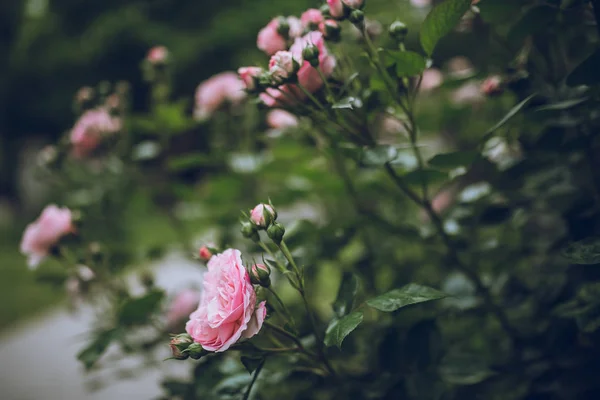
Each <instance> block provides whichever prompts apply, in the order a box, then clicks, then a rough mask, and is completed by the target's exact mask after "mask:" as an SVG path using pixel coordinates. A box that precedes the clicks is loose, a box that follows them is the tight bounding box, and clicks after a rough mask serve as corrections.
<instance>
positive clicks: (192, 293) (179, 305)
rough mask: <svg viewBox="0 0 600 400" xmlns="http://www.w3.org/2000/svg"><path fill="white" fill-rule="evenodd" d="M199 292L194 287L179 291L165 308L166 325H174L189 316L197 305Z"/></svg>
mask: <svg viewBox="0 0 600 400" xmlns="http://www.w3.org/2000/svg"><path fill="white" fill-rule="evenodd" d="M199 302H200V292H199V291H197V290H194V289H184V290H182V291H181V292H179V293H178V294H177V295H176V296H175V298H174V299H173V301H171V304H170V305H169V308H168V310H167V325H168V326H169V327H174V326H175V325H177V323H178V322H182V321H184V320H186V319H188V318H189V316H190V314H191V313H192V312H194V310H195V309H196V308H197V307H198V303H199Z"/></svg>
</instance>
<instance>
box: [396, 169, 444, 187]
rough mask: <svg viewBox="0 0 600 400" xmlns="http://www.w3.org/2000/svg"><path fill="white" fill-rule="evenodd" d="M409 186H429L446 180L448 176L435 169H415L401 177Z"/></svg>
mask: <svg viewBox="0 0 600 400" xmlns="http://www.w3.org/2000/svg"><path fill="white" fill-rule="evenodd" d="M402 177H403V178H404V180H405V181H406V183H408V184H409V185H422V184H423V182H425V184H427V185H431V184H434V183H437V182H441V181H444V180H446V179H448V174H447V173H444V172H441V171H437V170H435V169H417V170H415V171H411V172H409V173H407V174H405V175H403V176H402Z"/></svg>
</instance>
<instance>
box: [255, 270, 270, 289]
mask: <svg viewBox="0 0 600 400" xmlns="http://www.w3.org/2000/svg"><path fill="white" fill-rule="evenodd" d="M270 275H271V270H270V269H269V267H267V266H266V265H264V264H254V265H253V266H252V268H251V269H250V281H251V282H252V283H253V284H254V285H260V286H262V287H266V288H268V287H269V286H271V277H270Z"/></svg>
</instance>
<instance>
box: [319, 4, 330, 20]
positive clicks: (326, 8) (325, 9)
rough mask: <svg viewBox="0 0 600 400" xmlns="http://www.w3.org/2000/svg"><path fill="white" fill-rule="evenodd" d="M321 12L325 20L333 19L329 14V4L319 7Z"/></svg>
mask: <svg viewBox="0 0 600 400" xmlns="http://www.w3.org/2000/svg"><path fill="white" fill-rule="evenodd" d="M319 11H320V12H321V15H322V16H323V18H329V17H331V13H330V12H329V4H327V3H325V4H323V5H322V6H321V7H319Z"/></svg>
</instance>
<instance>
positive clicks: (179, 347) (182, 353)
mask: <svg viewBox="0 0 600 400" xmlns="http://www.w3.org/2000/svg"><path fill="white" fill-rule="evenodd" d="M193 343H194V340H193V339H192V337H191V336H190V335H188V334H187V333H181V334H179V335H176V336H174V337H173V338H172V339H171V343H169V347H171V353H172V354H173V358H176V359H177V360H185V359H186V358H188V357H189V356H190V355H191V354H189V353H188V352H187V349H188V348H189V347H190V345H192V344H193Z"/></svg>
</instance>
